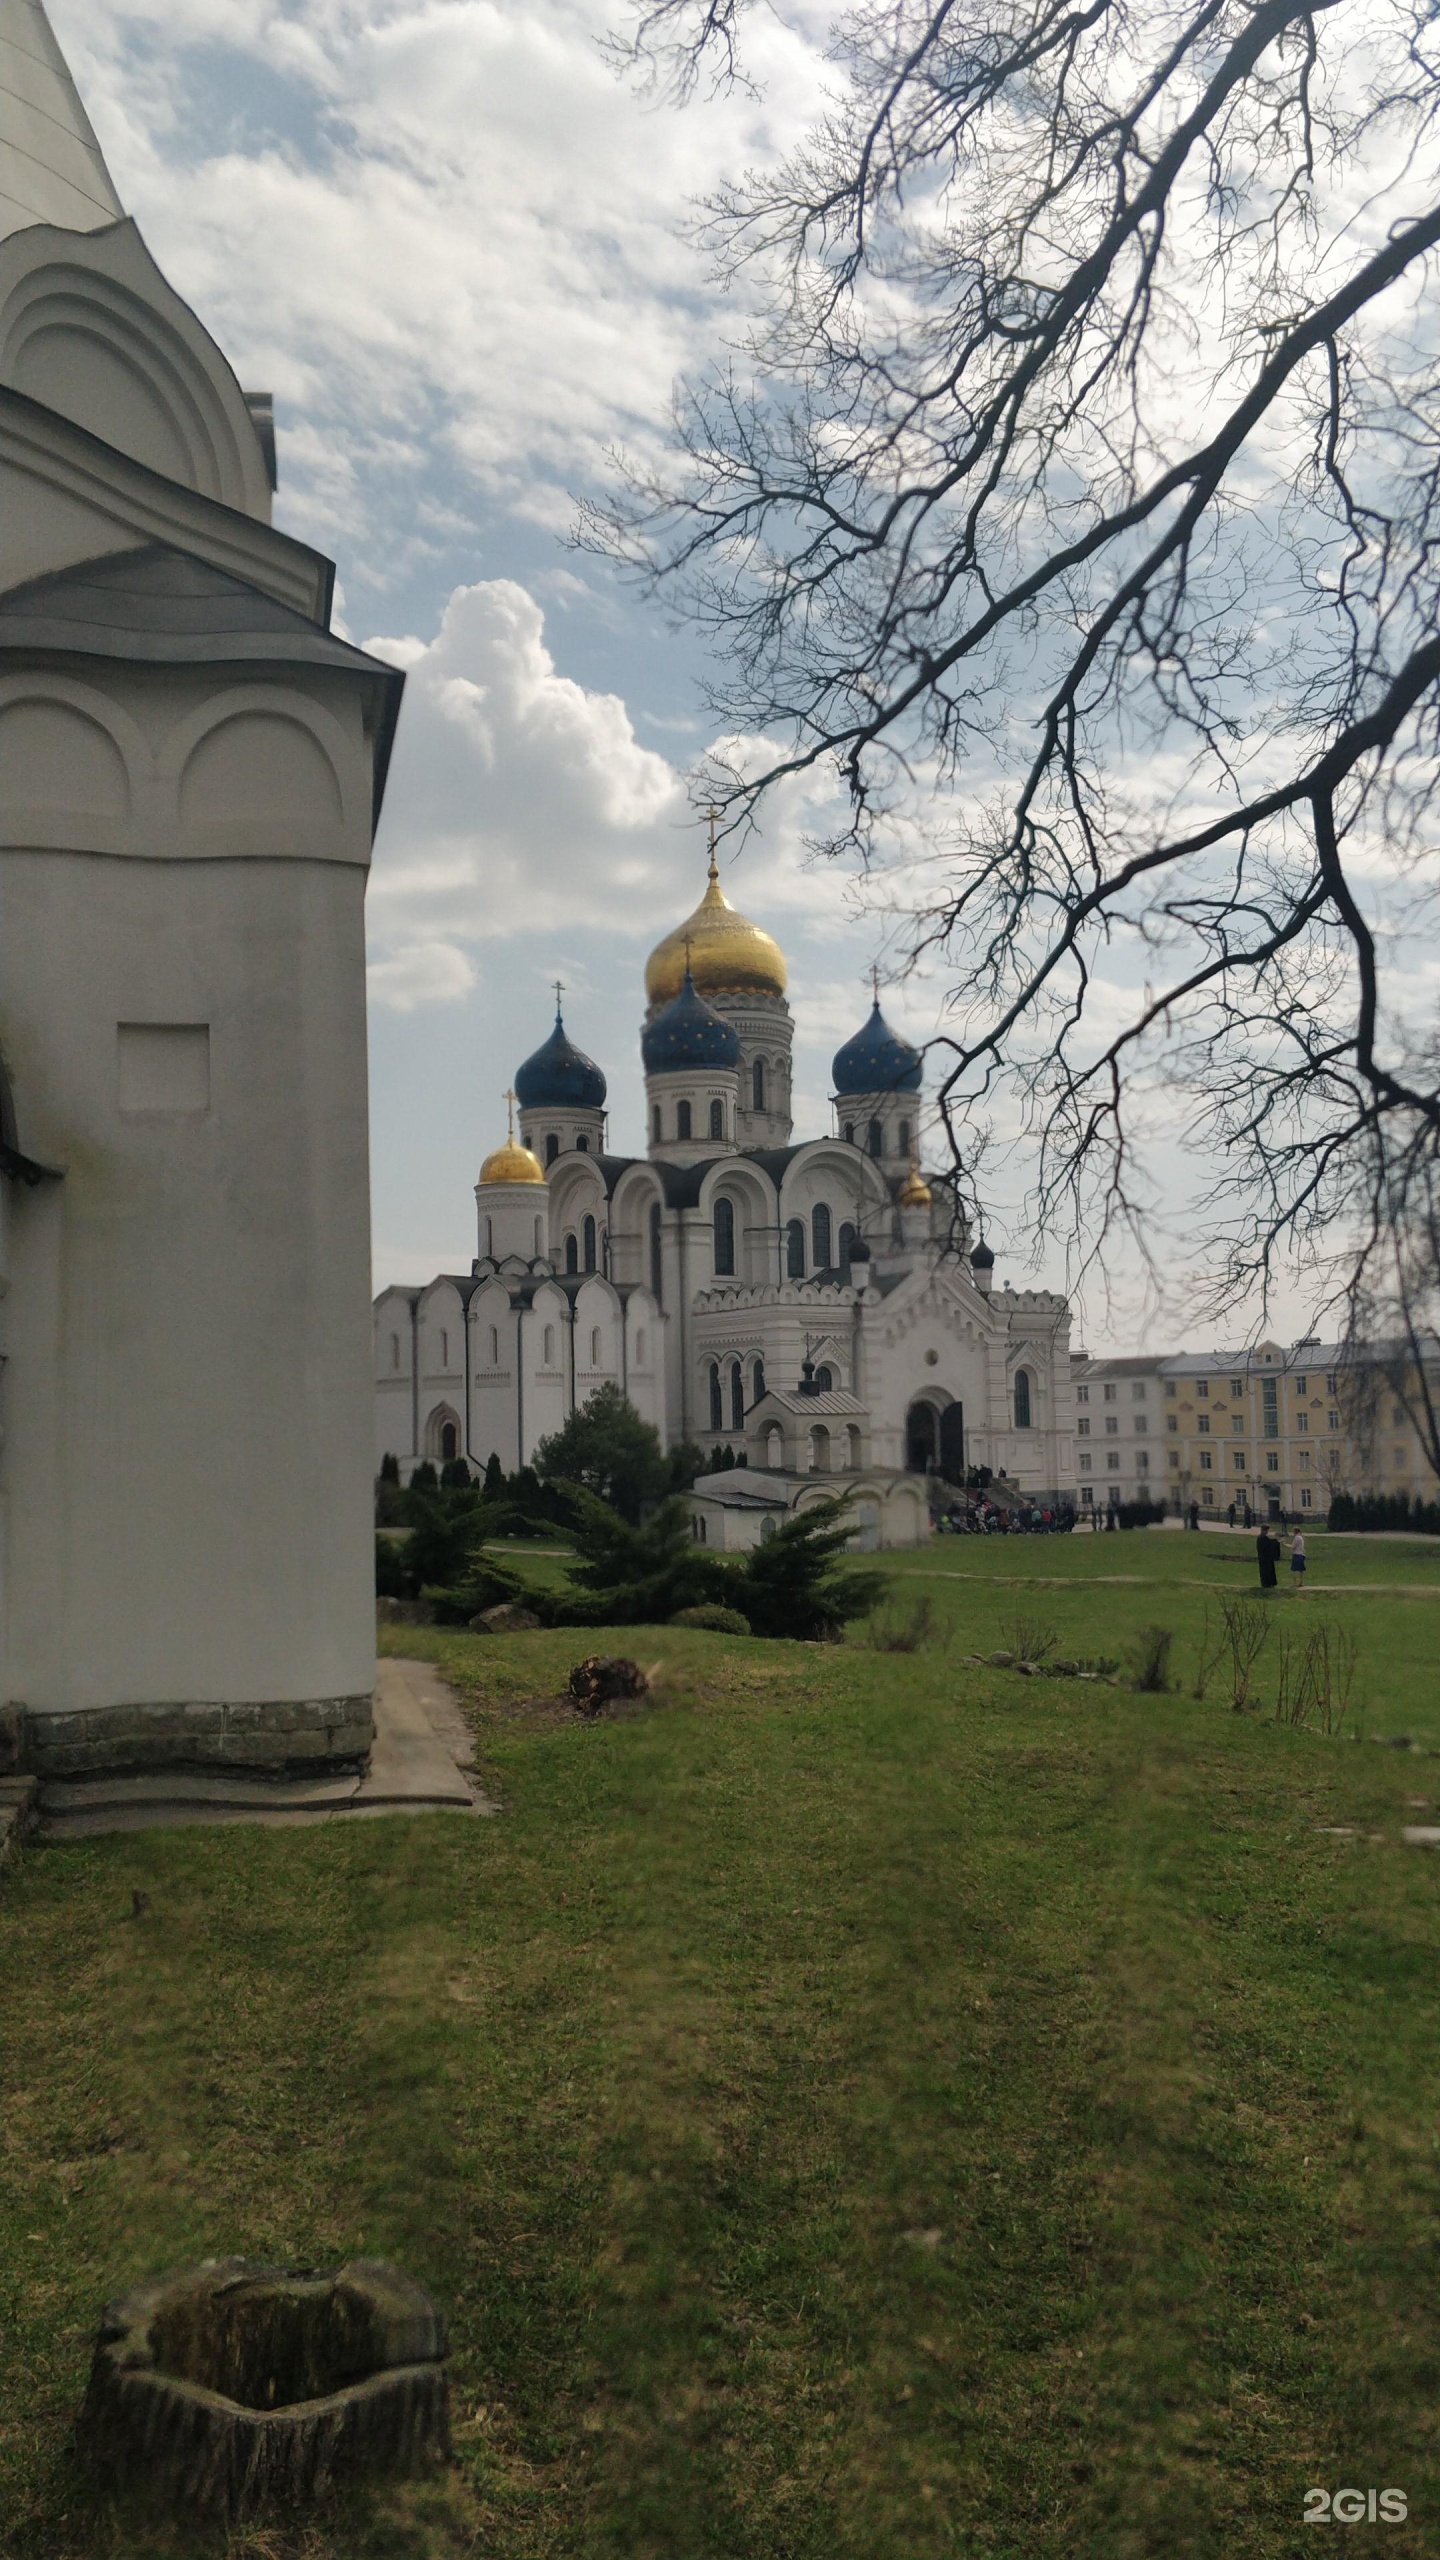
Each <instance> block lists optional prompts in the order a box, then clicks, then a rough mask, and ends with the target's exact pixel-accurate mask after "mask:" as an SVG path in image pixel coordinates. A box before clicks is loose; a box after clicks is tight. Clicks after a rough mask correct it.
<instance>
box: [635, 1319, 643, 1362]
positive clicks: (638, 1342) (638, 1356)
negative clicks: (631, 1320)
mask: <svg viewBox="0 0 1440 2560" xmlns="http://www.w3.org/2000/svg"><path fill="white" fill-rule="evenodd" d="M635 1366H636V1368H637V1369H643V1368H644V1366H645V1327H644V1326H643V1324H642V1325H641V1326H639V1327H638V1329H637V1331H636V1335H635Z"/></svg>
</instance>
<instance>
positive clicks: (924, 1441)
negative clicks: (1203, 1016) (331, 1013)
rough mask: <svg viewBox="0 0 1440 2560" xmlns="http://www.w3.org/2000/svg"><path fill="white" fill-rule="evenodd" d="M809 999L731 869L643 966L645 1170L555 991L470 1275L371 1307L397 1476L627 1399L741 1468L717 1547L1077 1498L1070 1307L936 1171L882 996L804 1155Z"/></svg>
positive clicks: (913, 1526)
mask: <svg viewBox="0 0 1440 2560" xmlns="http://www.w3.org/2000/svg"><path fill="white" fill-rule="evenodd" d="M785 991H786V967H785V960H784V956H783V954H782V953H781V951H780V949H779V947H778V946H777V944H776V943H775V942H774V941H773V939H772V938H771V936H770V935H769V934H768V933H766V932H764V931H763V930H762V928H761V927H759V926H758V925H754V924H751V923H750V922H749V921H748V919H747V918H745V917H744V916H742V915H739V914H738V913H737V912H736V910H735V909H734V908H733V907H732V906H731V905H730V904H729V901H728V900H727V899H726V897H725V895H724V892H723V891H722V889H721V887H720V882H719V876H718V872H717V869H716V866H715V862H714V858H713V854H712V858H711V863H710V874H709V880H708V883H707V886H706V890H705V894H704V897H703V898H702V899H701V901H700V904H699V906H698V907H697V908H696V909H695V911H694V913H693V914H692V915H690V916H688V917H687V918H686V919H685V921H684V923H683V924H680V925H678V926H677V927H676V928H675V930H674V931H673V932H672V933H669V934H667V935H666V936H665V938H664V940H663V941H661V942H660V943H659V944H658V945H657V947H656V949H655V950H654V951H652V953H651V955H650V958H649V961H648V963H647V965H646V971H645V993H646V999H647V1003H646V1012H645V1018H644V1023H643V1026H642V1030H641V1038H640V1047H641V1059H642V1064H643V1068H644V1076H645V1108H646V1128H647V1139H648V1143H647V1149H646V1153H645V1154H644V1155H643V1156H639V1157H634V1156H618V1155H612V1154H610V1153H609V1151H608V1149H607V1146H606V1083H605V1078H604V1075H603V1074H602V1072H601V1070H600V1068H599V1067H598V1066H597V1065H596V1064H595V1063H594V1062H593V1060H591V1059H589V1058H587V1057H585V1056H584V1055H583V1053H582V1052H581V1051H580V1050H578V1049H577V1048H576V1047H575V1045H574V1043H573V1042H572V1041H571V1040H570V1039H569V1037H568V1035H567V1033H566V1031H565V1027H564V1023H563V1021H562V1019H561V1016H560V1012H559V1009H558V1005H557V1012H556V1019H555V1026H554V1029H553V1030H552V1032H551V1034H550V1036H549V1038H548V1039H547V1040H546V1041H545V1042H544V1043H543V1044H542V1046H541V1047H540V1048H538V1049H537V1050H536V1051H535V1053H534V1055H533V1056H532V1057H529V1058H527V1059H526V1060H525V1062H524V1064H523V1066H521V1067H520V1069H519V1070H518V1072H517V1074H516V1077H515V1088H514V1091H515V1100H516V1101H517V1102H518V1106H519V1132H518V1138H517V1135H516V1133H515V1131H514V1129H513V1127H512V1131H511V1134H510V1136H509V1138H508V1139H507V1141H506V1142H505V1144H504V1145H502V1146H500V1147H498V1148H497V1149H496V1150H495V1151H494V1152H493V1153H492V1154H491V1155H489V1156H487V1157H486V1159H485V1161H484V1163H483V1165H482V1166H481V1169H480V1178H479V1181H478V1183H477V1184H476V1189H475V1202H476V1212H477V1219H478V1231H477V1239H476V1241H477V1251H476V1255H475V1259H474V1261H473V1263H472V1265H471V1268H470V1270H469V1271H468V1272H465V1273H442V1274H440V1275H439V1276H438V1277H437V1278H435V1279H434V1280H432V1281H431V1282H430V1283H429V1284H428V1286H426V1287H424V1288H388V1289H385V1290H383V1291H382V1292H381V1294H380V1296H379V1297H378V1298H377V1300H376V1302H375V1395H376V1456H377V1460H378V1459H379V1458H381V1457H384V1456H386V1455H394V1456H395V1457H397V1458H398V1459H399V1461H400V1466H401V1473H402V1476H407V1477H408V1475H409V1474H410V1473H411V1472H412V1471H413V1469H414V1467H415V1466H416V1465H417V1464H419V1462H420V1461H421V1460H422V1459H429V1460H431V1461H432V1462H433V1463H435V1464H436V1465H440V1464H443V1463H444V1462H446V1461H447V1460H453V1459H456V1458H463V1459H465V1460H466V1461H467V1462H468V1463H469V1464H470V1466H471V1467H472V1468H473V1469H477V1470H478V1469H481V1468H483V1467H484V1465H485V1463H486V1461H487V1459H488V1458H489V1457H490V1455H491V1453H492V1451H493V1452H495V1453H497V1454H498V1456H499V1458H500V1460H501V1463H502V1464H503V1465H504V1467H505V1468H506V1470H507V1471H511V1470H513V1469H514V1468H516V1467H518V1466H521V1465H524V1464H527V1463H528V1462H529V1460H530V1459H531V1458H532V1457H533V1454H534V1451H535V1449H536V1446H537V1445H538V1443H539V1441H540V1440H542V1439H543V1438H545V1437H546V1436H547V1435H549V1434H550V1433H553V1432H555V1431H558V1430H559V1429H560V1428H561V1426H562V1424H563V1423H564V1421H565V1419H566V1417H567V1415H568V1414H570V1413H572V1412H574V1411H575V1410H576V1409H577V1408H578V1407H579V1406H581V1405H583V1404H584V1403H585V1402H586V1401H587V1399H588V1398H589V1397H590V1396H591V1395H592V1394H594V1392H595V1391H596V1389H597V1388H599V1387H601V1386H602V1385H605V1384H607V1383H613V1384H614V1385H616V1386H618V1387H619V1388H620V1389H621V1390H622V1391H623V1393H624V1394H625V1395H626V1396H627V1397H628V1398H629V1400H630V1402H631V1403H632V1404H633V1405H634V1406H635V1407H636V1409H637V1411H638V1412H639V1413H641V1414H642V1415H643V1416H644V1418H645V1419H646V1420H647V1421H649V1422H651V1423H653V1424H654V1426H655V1428H656V1429H657V1431H658V1432H659V1433H660V1435H661V1438H662V1440H663V1441H664V1442H665V1443H666V1444H667V1445H673V1444H675V1443H676V1442H680V1441H694V1442H699V1443H700V1444H701V1445H702V1446H703V1447H704V1448H705V1449H706V1451H707V1452H709V1451H711V1450H713V1449H714V1448H715V1447H717V1446H719V1447H723V1448H724V1449H725V1450H727V1451H728V1452H729V1453H731V1455H732V1456H733V1457H734V1458H735V1459H736V1460H741V1459H743V1461H744V1465H743V1468H742V1467H736V1468H734V1469H729V1468H727V1469H726V1470H725V1471H724V1472H722V1473H719V1474H710V1475H708V1476H703V1477H702V1478H701V1479H700V1480H699V1482H698V1483H697V1485H696V1487H695V1489H694V1493H693V1495H692V1498H691V1499H692V1513H693V1517H694V1521H695V1526H696V1533H697V1535H698V1536H703V1537H704V1538H706V1539H707V1540H708V1541H709V1542H711V1543H713V1544H719V1545H724V1546H736V1545H747V1544H752V1543H753V1542H754V1540H755V1539H756V1538H757V1537H759V1536H760V1535H762V1534H763V1533H764V1527H765V1522H766V1520H767V1519H772V1518H774V1517H777V1516H780V1515H782V1514H783V1513H785V1512H786V1511H788V1510H791V1509H793V1508H796V1507H798V1506H799V1505H802V1504H803V1503H804V1502H806V1501H807V1500H815V1499H818V1498H820V1497H821V1496H822V1495H824V1494H826V1493H833V1492H835V1491H837V1490H839V1489H840V1488H841V1486H842V1485H847V1484H848V1485H849V1486H850V1487H851V1488H852V1489H853V1491H854V1492H855V1495H856V1504H857V1516H858V1519H859V1523H860V1529H861V1535H862V1538H863V1541H864V1543H866V1544H868V1545H909V1544H914V1543H917V1542H918V1541H919V1540H920V1539H921V1538H923V1537H924V1536H926V1535H928V1531H929V1510H930V1503H929V1495H930V1492H931V1490H932V1487H933V1486H934V1484H935V1482H936V1480H937V1479H939V1480H941V1481H944V1482H948V1483H950V1484H961V1483H963V1481H964V1478H965V1473H966V1470H967V1469H969V1468H972V1467H987V1468H989V1469H990V1470H991V1471H992V1472H993V1473H994V1474H995V1475H999V1476H1003V1477H1005V1478H1006V1479H1007V1481H1009V1482H1010V1483H1012V1484H1013V1485H1015V1486H1016V1487H1017V1488H1019V1489H1020V1490H1021V1491H1022V1492H1032V1493H1034V1494H1036V1495H1043V1494H1053V1493H1055V1492H1056V1491H1058V1490H1059V1489H1061V1488H1068V1487H1070V1486H1071V1485H1072V1483H1073V1475H1074V1461H1073V1455H1072V1441H1073V1432H1074V1415H1073V1410H1072V1401H1073V1390H1072V1387H1071V1383H1070V1373H1071V1357H1070V1339H1069V1332H1070V1311H1069V1308H1068V1305H1067V1303H1066V1302H1065V1300H1064V1299H1063V1298H1059V1297H1056V1296H1053V1295H1052V1294H1051V1293H1049V1292H1048V1291H1044V1290H1034V1291H1024V1292H1014V1291H1010V1290H1005V1291H996V1290H995V1289H994V1288H993V1287H992V1274H993V1266H994V1257H993V1255H992V1254H991V1252H990V1250H989V1248H988V1247H987V1246H986V1245H985V1244H984V1243H983V1242H982V1243H978V1244H975V1245H974V1246H973V1249H972V1247H971V1244H970V1240H969V1238H968V1237H967V1235H966V1233H965V1229H964V1224H963V1220H962V1219H961V1218H960V1216H959V1214H958V1211H957V1208H956V1204H955V1200H954V1196H953V1193H952V1192H951V1191H950V1190H949V1188H948V1185H947V1184H946V1182H945V1181H944V1180H943V1179H942V1178H940V1177H938V1176H937V1177H933V1178H928V1179H927V1177H926V1176H925V1175H924V1174H922V1172H921V1171H920V1158H919V1144H920V1116H921V1111H922V1090H921V1088H922V1078H923V1062H922V1060H921V1057H920V1054H919V1052H918V1051H917V1050H915V1049H913V1048H911V1047H910V1045H909V1044H908V1043H907V1042H906V1041H904V1040H901V1039H899V1038H897V1037H896V1035H895V1034H894V1033H893V1032H892V1031H891V1030H890V1029H889V1028H888V1026H887V1024H886V1022H885V1020H884V1017H883V1015H882V1013H881V1010H880V1005H879V1000H878V997H877V999H876V1002H875V1005H874V1007H873V1009H872V1011H871V1014H870V1018H869V1020H868V1022H866V1023H865V1024H864V1025H863V1026H862V1027H861V1029H860V1030H859V1031H858V1032H857V1033H856V1034H855V1036H854V1038H853V1039H851V1040H849V1041H847V1042H846V1043H845V1044H844V1046H843V1047H842V1048H841V1049H840V1050H839V1051H838V1052H837V1053H836V1056H835V1060H834V1066H833V1104H832V1110H833V1127H832V1129H831V1131H830V1133H829V1135H828V1136H825V1137H816V1138H809V1139H801V1140H798V1141H797V1140H796V1138H795V1137H794V1134H793V1129H792V1123H791V1107H790V1094H791V1073H790V1057H791V1045H792V1042H793V1038H794V1023H793V1018H792V1016H791V1013H790V1008H789V1006H788V1004H787V1002H786V993H785Z"/></svg>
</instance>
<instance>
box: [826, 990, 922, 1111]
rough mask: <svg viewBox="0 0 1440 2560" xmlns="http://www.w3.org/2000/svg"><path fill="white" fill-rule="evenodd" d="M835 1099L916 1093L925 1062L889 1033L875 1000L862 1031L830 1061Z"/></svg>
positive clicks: (895, 1035)
mask: <svg viewBox="0 0 1440 2560" xmlns="http://www.w3.org/2000/svg"><path fill="white" fill-rule="evenodd" d="M830 1073H831V1074H832V1076H833V1077H834V1079H835V1087H834V1089H835V1093H836V1095H837V1096H839V1095H842V1094H847V1093H918V1092H919V1090H920V1086H921V1082H922V1080H923V1078H924V1074H925V1061H924V1059H923V1058H922V1057H921V1055H920V1052H919V1050H918V1049H912V1048H911V1046H910V1043H909V1041H908V1040H902V1039H901V1038H900V1037H899V1035H898V1034H897V1033H896V1032H894V1031H892V1030H891V1028H890V1025H889V1023H888V1022H887V1021H886V1019H885V1016H884V1015H883V1013H882V1012H881V1010H880V999H879V997H878V996H877V997H876V999H875V1004H874V1008H873V1010H872V1012H871V1015H870V1019H869V1021H868V1022H867V1023H866V1025H865V1028H864V1030H863V1031H857V1032H856V1034H855V1037H854V1039H853V1040H847V1041H846V1043H845V1046H844V1048H843V1049H837V1050H836V1052H835V1055H834V1057H833V1058H832V1059H831V1061H830Z"/></svg>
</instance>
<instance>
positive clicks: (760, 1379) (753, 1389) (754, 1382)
mask: <svg viewBox="0 0 1440 2560" xmlns="http://www.w3.org/2000/svg"><path fill="white" fill-rule="evenodd" d="M764 1393H765V1363H764V1361H763V1360H757V1361H756V1363H755V1366H754V1368H753V1369H752V1370H751V1372H750V1401H751V1403H752V1404H758V1403H759V1401H760V1399H761V1397H762V1396H763V1394H764Z"/></svg>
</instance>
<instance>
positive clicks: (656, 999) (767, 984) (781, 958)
mask: <svg viewBox="0 0 1440 2560" xmlns="http://www.w3.org/2000/svg"><path fill="white" fill-rule="evenodd" d="M687 949H688V951H689V954H690V973H691V976H692V977H693V978H694V981H695V984H696V986H697V987H698V988H699V991H700V993H701V995H702V996H714V995H725V994H731V993H733V994H742V993H743V994H752V993H754V994H761V995H767V996H783V994H784V993H785V954H784V952H783V951H782V950H781V948H780V945H779V943H778V942H775V941H772V939H771V937H770V935H769V934H768V933H766V932H764V931H763V930H762V929H761V927H760V926H759V925H758V924H752V923H751V922H750V919H749V917H748V916H742V915H738V914H737V913H736V911H735V909H734V908H733V907H732V906H731V904H730V901H729V899H728V898H727V897H726V895H725V892H724V890H723V889H722V888H721V886H720V873H719V870H718V869H717V867H716V862H715V855H714V852H713V850H712V852H711V855H710V880H709V886H708V887H707V889H706V891H705V895H704V897H703V898H702V899H701V901H700V904H699V906H698V907H697V908H696V910H695V913H694V914H693V916H687V917H686V919H685V922H684V923H683V924H677V926H676V927H675V930H674V932H673V933H667V934H666V936H665V939H664V941H663V942H657V943H656V945H655V948H654V950H653V951H652V952H651V954H650V957H649V959H648V960H647V961H646V963H645V993H646V996H647V997H648V999H649V1001H650V1003H651V1004H669V1003H670V1002H671V1000H672V998H673V997H675V996H678V994H679V993H680V990H681V988H682V987H683V985H684V984H685V954H686V951H687Z"/></svg>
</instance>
